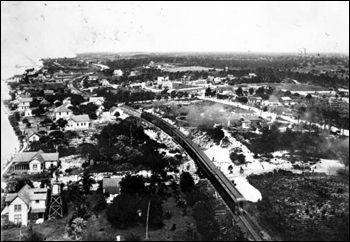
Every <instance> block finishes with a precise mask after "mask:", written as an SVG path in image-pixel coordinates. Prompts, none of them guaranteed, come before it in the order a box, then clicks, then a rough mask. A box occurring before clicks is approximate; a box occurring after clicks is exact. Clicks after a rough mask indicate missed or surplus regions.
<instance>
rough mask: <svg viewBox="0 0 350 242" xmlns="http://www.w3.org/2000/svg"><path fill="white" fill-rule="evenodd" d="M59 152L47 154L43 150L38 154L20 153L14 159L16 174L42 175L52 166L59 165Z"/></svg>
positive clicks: (37, 152)
mask: <svg viewBox="0 0 350 242" xmlns="http://www.w3.org/2000/svg"><path fill="white" fill-rule="evenodd" d="M58 161H59V158H58V152H55V153H45V152H44V151H42V150H39V151H36V152H22V153H18V154H17V155H16V156H15V157H14V159H13V167H14V170H15V173H29V174H33V173H40V172H43V171H45V170H47V169H49V168H50V167H51V166H57V165H58Z"/></svg>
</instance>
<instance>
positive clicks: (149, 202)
mask: <svg viewBox="0 0 350 242" xmlns="http://www.w3.org/2000/svg"><path fill="white" fill-rule="evenodd" d="M150 204H151V199H149V201H148V208H147V220H146V239H148V217H149V207H150Z"/></svg>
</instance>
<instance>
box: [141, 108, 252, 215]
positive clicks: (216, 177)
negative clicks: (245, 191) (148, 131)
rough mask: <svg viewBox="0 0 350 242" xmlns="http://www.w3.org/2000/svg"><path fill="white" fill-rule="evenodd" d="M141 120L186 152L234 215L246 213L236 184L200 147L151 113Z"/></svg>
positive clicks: (144, 114)
mask: <svg viewBox="0 0 350 242" xmlns="http://www.w3.org/2000/svg"><path fill="white" fill-rule="evenodd" d="M141 118H143V119H145V120H147V121H148V122H150V123H152V124H153V125H155V126H157V127H159V128H160V129H162V130H163V131H164V132H166V133H167V134H168V135H170V136H171V137H172V138H173V139H174V140H175V141H176V142H177V143H178V144H180V145H181V146H182V147H183V148H184V149H185V150H186V152H187V153H188V154H189V156H190V157H191V158H192V159H193V160H194V162H195V163H196V164H197V166H198V167H199V168H200V169H201V170H202V171H203V173H204V175H205V177H206V178H207V179H208V180H209V181H210V182H211V183H212V184H213V186H214V187H215V189H216V190H217V192H218V193H219V194H220V195H221V197H222V198H223V199H224V201H225V203H226V204H227V206H228V207H229V208H230V209H231V211H232V212H233V213H234V214H244V213H245V212H244V208H245V204H246V199H245V198H244V197H243V196H242V194H241V193H240V192H239V191H238V190H237V189H236V187H235V186H234V184H233V183H232V182H231V181H230V180H229V179H228V178H227V177H226V176H225V175H224V174H223V173H222V172H221V171H220V170H219V169H218V168H217V167H216V166H215V165H214V164H213V162H212V161H211V160H210V159H209V158H208V156H207V155H206V154H204V152H203V151H202V150H201V149H200V148H199V147H198V145H196V144H195V143H194V142H193V141H192V140H191V139H190V138H189V137H186V136H185V135H184V134H183V133H182V132H180V131H179V130H178V129H177V128H176V127H174V126H172V125H171V124H169V123H168V122H166V121H164V120H163V119H161V118H159V117H157V116H155V115H153V114H151V113H148V112H145V111H143V112H142V113H141Z"/></svg>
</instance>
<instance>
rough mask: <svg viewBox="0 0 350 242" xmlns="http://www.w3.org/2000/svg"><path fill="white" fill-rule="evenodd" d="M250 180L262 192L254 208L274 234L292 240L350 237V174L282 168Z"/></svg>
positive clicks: (252, 176) (251, 177) (249, 178)
mask: <svg viewBox="0 0 350 242" xmlns="http://www.w3.org/2000/svg"><path fill="white" fill-rule="evenodd" d="M248 180H249V182H250V183H251V184H252V185H253V186H255V187H256V188H257V189H258V190H259V191H260V192H261V193H262V200H261V201H259V202H258V203H257V205H256V211H255V210H254V211H253V212H254V213H255V214H257V217H258V218H259V220H260V226H262V227H264V228H265V229H267V230H268V232H269V233H270V234H271V235H272V234H274V235H276V237H277V238H280V239H282V240H290V241H302V240H303V241H332V240H337V241H348V240H349V195H348V193H346V191H347V190H348V189H349V181H348V178H347V180H342V178H340V177H335V176H334V177H329V178H325V177H304V176H302V175H297V174H293V173H291V172H287V171H282V170H280V171H279V172H275V173H267V174H264V175H251V176H249V177H248ZM280 239H278V240H280Z"/></svg>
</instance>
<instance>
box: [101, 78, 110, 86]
mask: <svg viewBox="0 0 350 242" xmlns="http://www.w3.org/2000/svg"><path fill="white" fill-rule="evenodd" d="M100 85H101V86H103V87H105V86H109V85H110V83H109V81H107V80H106V79H103V80H101V81H100Z"/></svg>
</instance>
